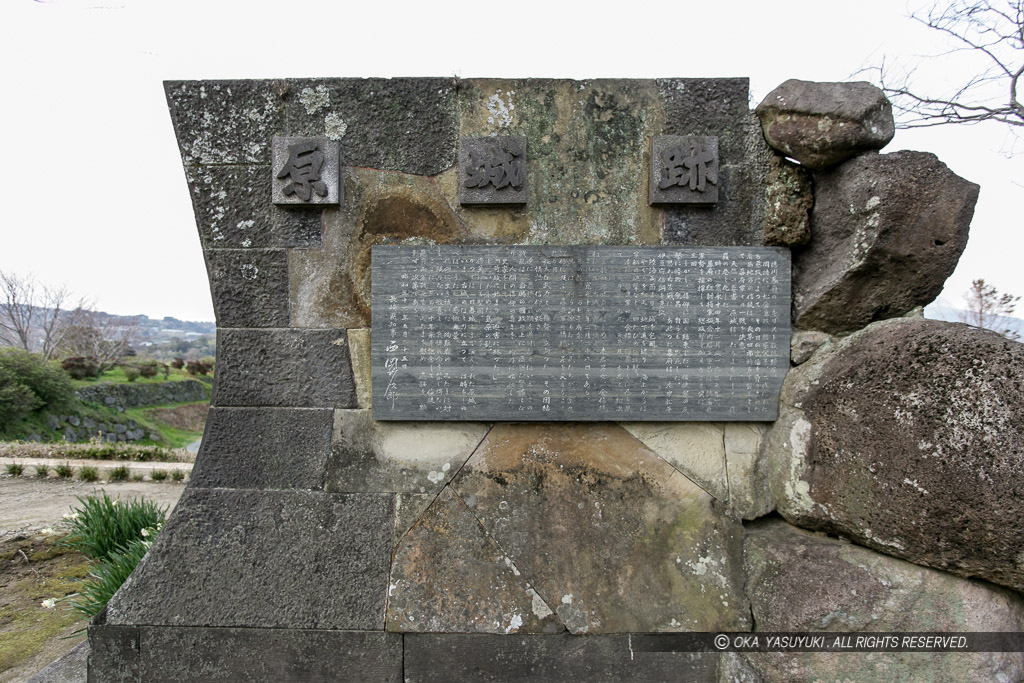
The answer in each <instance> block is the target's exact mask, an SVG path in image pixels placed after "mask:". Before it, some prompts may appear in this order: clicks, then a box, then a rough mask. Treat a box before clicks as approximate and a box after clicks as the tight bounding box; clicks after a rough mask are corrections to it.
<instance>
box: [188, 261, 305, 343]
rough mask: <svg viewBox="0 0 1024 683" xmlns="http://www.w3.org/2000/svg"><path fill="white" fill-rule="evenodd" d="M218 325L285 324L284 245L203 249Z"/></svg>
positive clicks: (262, 325)
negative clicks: (280, 247) (282, 247)
mask: <svg viewBox="0 0 1024 683" xmlns="http://www.w3.org/2000/svg"><path fill="white" fill-rule="evenodd" d="M206 268H207V271H208V273H209V277H210V291H211V294H212V296H213V308H214V311H215V312H216V315H217V325H218V326H219V327H287V326H288V322H289V319H290V316H289V314H288V253H287V252H286V251H285V250H283V249H280V250H278V249H273V250H271V249H214V250H212V251H207V252H206Z"/></svg>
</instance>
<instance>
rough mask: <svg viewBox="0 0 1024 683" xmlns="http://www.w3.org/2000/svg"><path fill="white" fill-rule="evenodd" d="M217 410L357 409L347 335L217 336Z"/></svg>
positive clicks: (236, 332) (240, 332)
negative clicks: (273, 408) (255, 407)
mask: <svg viewBox="0 0 1024 683" xmlns="http://www.w3.org/2000/svg"><path fill="white" fill-rule="evenodd" d="M213 405H217V406H276V407H292V408H354V407H355V405H356V393H355V383H354V381H353V379H352V366H351V364H350V362H349V356H348V340H347V335H346V334H345V332H344V330H340V331H339V330H288V329H278V330H246V329H222V330H219V331H218V332H217V367H216V382H215V384H214V391H213Z"/></svg>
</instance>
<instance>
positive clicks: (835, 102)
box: [755, 78, 896, 169]
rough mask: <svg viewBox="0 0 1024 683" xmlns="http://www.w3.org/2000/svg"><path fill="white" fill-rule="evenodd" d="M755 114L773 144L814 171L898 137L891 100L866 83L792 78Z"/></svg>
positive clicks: (766, 100) (770, 95)
mask: <svg viewBox="0 0 1024 683" xmlns="http://www.w3.org/2000/svg"><path fill="white" fill-rule="evenodd" d="M755 111H756V112H757V116H758V117H759V118H760V119H761V128H762V130H763V131H764V137H765V139H766V140H767V141H768V144H769V145H771V146H772V147H773V148H775V149H776V150H778V151H780V152H782V153H783V154H785V155H786V156H789V157H792V158H794V159H796V160H797V161H799V162H800V163H801V164H803V165H805V166H808V167H810V168H814V169H820V168H825V167H827V166H832V165H833V164H838V163H839V162H840V161H843V160H844V159H847V158H849V157H851V156H853V155H854V154H857V153H859V152H866V151H868V150H873V149H882V148H883V147H885V146H886V145H887V144H889V141H890V140H892V138H893V135H894V134H895V133H896V126H895V122H894V121H893V117H892V105H891V104H889V100H887V99H886V98H885V94H884V93H883V92H882V91H881V90H879V89H878V88H876V87H875V86H873V85H871V84H870V83H866V82H863V81H861V82H856V83H816V82H813V81H800V80H797V79H793V78H791V79H790V80H788V81H786V82H785V83H783V84H782V85H780V86H779V87H777V88H775V90H772V91H771V92H770V93H768V96H767V97H765V98H764V100H763V101H762V102H761V104H759V105H757V109H756V110H755Z"/></svg>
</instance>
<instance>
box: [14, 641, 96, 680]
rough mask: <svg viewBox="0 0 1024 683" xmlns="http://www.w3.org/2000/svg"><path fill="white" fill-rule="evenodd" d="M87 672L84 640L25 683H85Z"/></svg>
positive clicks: (87, 644) (87, 654)
mask: <svg viewBox="0 0 1024 683" xmlns="http://www.w3.org/2000/svg"><path fill="white" fill-rule="evenodd" d="M88 670H89V641H87V640H85V641H82V642H81V643H79V644H78V645H76V646H75V647H73V648H72V649H71V651H70V652H68V653H67V654H65V655H63V656H62V657H61V658H60V659H57V660H55V661H53V662H51V663H50V664H48V665H47V666H45V667H43V669H41V670H40V671H38V672H37V673H36V674H35V675H33V676H32V677H31V678H29V679H28V680H26V681H25V683H85V681H87V680H88V675H89V674H88Z"/></svg>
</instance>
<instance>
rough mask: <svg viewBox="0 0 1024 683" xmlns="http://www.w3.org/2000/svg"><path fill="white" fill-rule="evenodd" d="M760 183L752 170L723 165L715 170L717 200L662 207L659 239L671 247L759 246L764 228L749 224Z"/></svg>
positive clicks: (757, 198) (757, 199)
mask: <svg viewBox="0 0 1024 683" xmlns="http://www.w3.org/2000/svg"><path fill="white" fill-rule="evenodd" d="M760 191H761V186H760V185H759V184H758V182H757V177H756V174H755V172H754V169H752V168H750V167H744V166H740V165H733V164H723V165H722V166H720V167H719V169H718V203H717V204H714V205H700V204H695V205H691V206H684V205H669V206H665V207H663V208H664V211H665V227H664V231H663V235H662V239H663V241H664V243H665V244H669V245H672V246H685V247H694V246H727V247H732V246H761V245H763V244H764V231H763V229H762V228H761V226H760V225H758V226H754V225H753V224H752V215H753V214H752V212H753V205H754V203H755V202H760V198H759V196H758V194H759V192H760Z"/></svg>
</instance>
